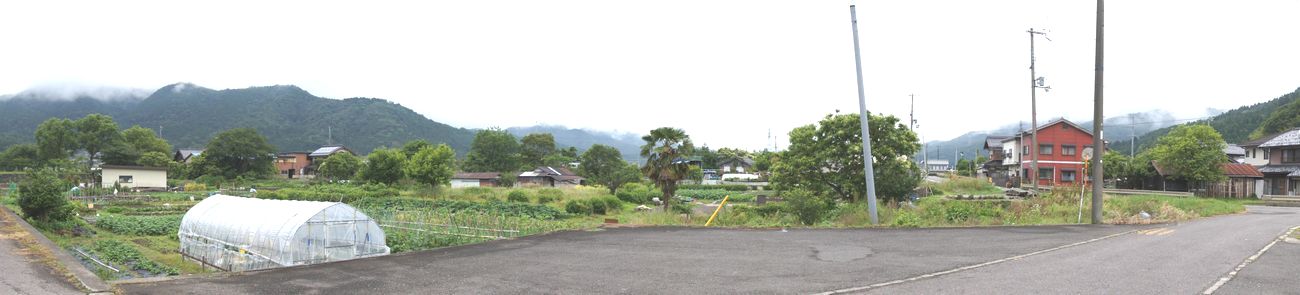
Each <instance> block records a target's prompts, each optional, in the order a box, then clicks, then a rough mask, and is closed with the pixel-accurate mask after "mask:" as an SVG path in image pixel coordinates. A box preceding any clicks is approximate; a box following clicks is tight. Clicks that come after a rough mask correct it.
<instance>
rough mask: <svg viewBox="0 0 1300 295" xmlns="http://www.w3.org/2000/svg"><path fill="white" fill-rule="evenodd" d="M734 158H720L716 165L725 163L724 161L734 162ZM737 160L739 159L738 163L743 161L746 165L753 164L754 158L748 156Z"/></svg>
mask: <svg viewBox="0 0 1300 295" xmlns="http://www.w3.org/2000/svg"><path fill="white" fill-rule="evenodd" d="M735 160H736V159H726V160H722V161H721V162H718V166H722V164H726V163H731V162H735ZM739 160H740V163H743V164H745V165H748V166H754V159H750V158H740V159H739Z"/></svg>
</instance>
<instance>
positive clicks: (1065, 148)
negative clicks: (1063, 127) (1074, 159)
mask: <svg viewBox="0 0 1300 295" xmlns="http://www.w3.org/2000/svg"><path fill="white" fill-rule="evenodd" d="M1074 148H1075V147H1074V146H1073V145H1061V155H1063V156H1073V155H1074Z"/></svg>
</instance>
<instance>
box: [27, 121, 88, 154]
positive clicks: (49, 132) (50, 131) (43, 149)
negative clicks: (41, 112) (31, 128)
mask: <svg viewBox="0 0 1300 295" xmlns="http://www.w3.org/2000/svg"><path fill="white" fill-rule="evenodd" d="M36 145H37V146H38V147H39V155H40V159H41V160H42V161H51V160H61V159H67V158H68V156H71V155H72V153H73V152H75V151H76V150H77V146H78V144H77V126H76V123H74V122H73V121H72V120H68V119H64V118H50V119H47V120H45V122H43V123H41V125H40V126H37V127H36Z"/></svg>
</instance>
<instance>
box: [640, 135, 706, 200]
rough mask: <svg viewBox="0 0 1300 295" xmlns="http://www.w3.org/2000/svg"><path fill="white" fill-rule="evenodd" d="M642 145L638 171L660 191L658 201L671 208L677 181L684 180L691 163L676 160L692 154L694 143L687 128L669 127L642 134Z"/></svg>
mask: <svg viewBox="0 0 1300 295" xmlns="http://www.w3.org/2000/svg"><path fill="white" fill-rule="evenodd" d="M641 140H643V141H645V145H642V146H641V157H642V158H645V159H646V162H645V166H642V167H641V173H642V174H644V175H645V176H646V177H647V178H650V181H652V182H654V183H655V186H657V187H659V190H660V191H661V192H663V197H662V198H661V199H660V200H663V202H664V208H665V209H668V208H671V207H670V206H671V205H670V203H672V199H673V198H672V197H673V196H674V194H675V193H676V192H677V181H680V180H682V179H686V177H687V174H688V173H690V164H688V163H687V162H686V161H679V160H680V159H682V158H685V157H687V156H690V155H691V152H693V151H694V150H695V145H694V144H692V143H691V136H690V135H686V131H682V130H681V129H677V128H672V127H660V128H658V129H654V130H650V134H649V135H646V136H643V137H641Z"/></svg>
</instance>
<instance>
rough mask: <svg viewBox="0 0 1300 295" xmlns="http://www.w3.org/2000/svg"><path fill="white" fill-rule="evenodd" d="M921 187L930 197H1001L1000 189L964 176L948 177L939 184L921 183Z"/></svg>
mask: <svg viewBox="0 0 1300 295" xmlns="http://www.w3.org/2000/svg"><path fill="white" fill-rule="evenodd" d="M921 187H925V188H929V189H930V195H931V196H936V195H1002V194H1003V192H1002V189H1000V188H998V187H997V186H994V185H993V183H990V182H988V181H985V180H980V179H976V178H970V177H965V176H948V180H947V181H944V182H941V183H934V182H929V181H922V182H921Z"/></svg>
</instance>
